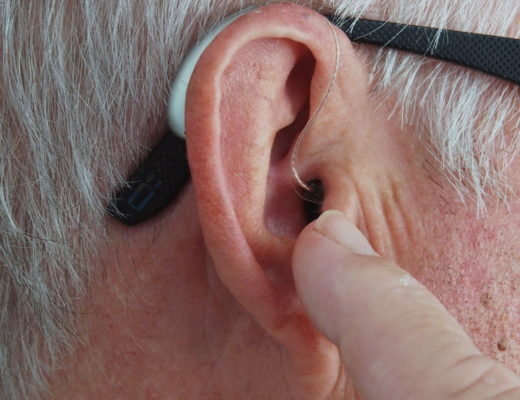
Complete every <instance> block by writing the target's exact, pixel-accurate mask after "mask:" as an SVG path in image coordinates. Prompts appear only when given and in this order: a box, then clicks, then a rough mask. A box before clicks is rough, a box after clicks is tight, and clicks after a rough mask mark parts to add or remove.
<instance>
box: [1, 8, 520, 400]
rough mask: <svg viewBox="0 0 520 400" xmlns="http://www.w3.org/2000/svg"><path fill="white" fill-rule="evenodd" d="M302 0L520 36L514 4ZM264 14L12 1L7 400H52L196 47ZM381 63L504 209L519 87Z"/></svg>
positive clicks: (4, 267)
mask: <svg viewBox="0 0 520 400" xmlns="http://www.w3.org/2000/svg"><path fill="white" fill-rule="evenodd" d="M295 2H297V3H300V4H303V5H307V6H310V7H313V8H315V9H317V10H320V9H324V10H331V11H335V12H336V13H338V14H339V15H349V16H354V17H360V16H364V17H368V18H378V19H388V20H392V21H396V22H403V23H416V24H425V25H430V26H436V27H440V28H451V29H459V30H468V31H473V32H482V33H489V34H497V35H508V36H512V37H518V35H519V34H520V32H519V31H518V29H519V28H520V27H519V26H514V25H513V22H514V17H515V16H518V15H519V7H520V6H519V5H518V2H517V1H516V0H515V1H481V3H482V4H480V2H478V1H477V0H460V1H457V2H453V1H452V0H442V1H441V0H413V1H412V0H406V1H404V0H403V1H400V0H329V1H313V2H311V1H304V0H302V1H295ZM268 3H269V1H259V0H256V1H255V0H247V1H246V0H243V1H227V2H224V1H223V2H215V1H212V0H189V1H187V0H186V1H181V0H179V1H146V2H145V1H140V0H126V1H118V2H98V1H95V0H84V1H81V2H73V1H65V0H62V1H59V0H49V1H45V2H31V1H23V0H18V1H15V0H12V1H9V0H4V1H1V0H0V29H1V36H0V52H1V56H2V65H1V71H0V88H1V92H0V263H1V270H0V284H1V286H0V299H1V300H0V370H1V371H2V373H1V374H0V398H2V399H9V400H18V399H28V398H31V399H37V398H40V397H41V396H42V394H44V393H45V388H46V385H47V384H46V379H47V378H46V377H47V375H48V374H49V373H51V372H52V371H53V370H55V369H56V368H59V366H60V361H61V360H62V358H63V357H64V356H66V355H67V354H68V353H69V352H70V351H72V350H73V349H74V347H75V343H76V338H75V335H74V332H75V322H76V319H77V315H76V312H77V310H78V304H79V302H80V301H81V299H83V298H84V297H85V296H86V294H87V293H88V288H89V286H90V284H91V282H90V280H91V277H92V273H91V269H92V265H93V263H94V260H96V257H97V249H98V248H99V246H100V244H101V243H102V242H104V241H106V240H107V238H106V233H105V230H104V226H105V224H106V218H107V217H106V214H105V205H106V204H107V202H108V199H109V198H110V196H111V194H112V193H113V190H114V188H117V187H119V186H120V184H121V182H123V181H124V178H125V175H126V174H127V173H128V172H129V171H131V170H132V169H133V168H134V167H135V166H136V165H137V164H138V162H139V161H140V160H141V159H142V158H143V155H144V154H145V153H146V152H147V150H148V148H149V147H150V146H151V145H153V144H154V143H156V142H157V140H158V138H159V134H160V131H161V127H162V126H163V124H164V112H163V110H164V108H165V102H166V99H167V96H168V87H169V83H170V82H171V81H172V78H173V76H174V73H175V70H176V68H177V67H178V65H179V63H180V61H181V60H182V58H183V55H184V54H185V53H186V51H187V49H188V48H189V46H190V45H192V44H193V43H194V42H195V41H196V40H197V38H198V35H200V34H201V33H203V32H204V30H206V29H208V28H210V27H211V26H213V24H215V23H216V22H217V21H219V20H221V19H222V18H224V17H225V16H226V15H229V14H230V13H232V12H234V11H237V10H238V9H241V8H245V7H247V6H250V5H253V4H255V5H264V4H268ZM477 3H479V6H478V7H476V6H475V4H477ZM514 29H516V30H514ZM371 63H372V65H373V66H372V74H371V77H372V80H373V83H374V86H375V88H376V90H377V91H379V92H381V93H384V94H385V95H386V96H393V98H395V104H396V106H395V112H397V113H400V115H401V117H402V122H403V123H406V124H412V125H414V126H415V127H416V128H417V134H418V135H423V136H424V138H425V139H426V140H427V141H428V142H429V143H430V151H431V154H432V155H433V156H434V157H435V158H436V159H437V161H438V166H439V170H440V171H442V172H443V173H444V174H445V176H446V177H447V178H448V179H449V180H450V181H451V182H452V183H453V185H454V187H455V188H456V189H457V190H458V191H459V192H460V193H461V196H462V198H466V197H469V198H473V199H474V200H475V201H476V202H477V203H478V204H479V205H480V206H481V207H482V208H483V207H485V200H486V198H487V197H489V196H490V195H491V194H495V195H498V198H500V199H502V200H503V201H507V195H508V192H509V190H510V189H509V185H508V182H507V176H506V168H507V165H508V163H509V162H510V160H511V158H512V157H513V156H514V154H515V153H516V149H517V135H516V131H517V130H518V121H517V120H518V118H517V117H518V116H517V113H518V110H519V108H518V102H519V96H518V90H517V89H516V88H512V87H511V85H509V84H506V83H503V82H498V81H496V80H494V79H491V78H488V77H486V76H483V75H481V74H477V73H475V72H471V71H465V70H462V69H460V68H457V67H454V66H448V65H442V64H439V63H438V62H435V61H431V60H425V59H423V58H422V57H418V56H412V55H405V54H400V53H398V52H395V51H388V50H381V51H379V52H377V54H376V55H375V57H374V58H373V60H371ZM150 132H154V133H153V134H150ZM79 318H80V317H79Z"/></svg>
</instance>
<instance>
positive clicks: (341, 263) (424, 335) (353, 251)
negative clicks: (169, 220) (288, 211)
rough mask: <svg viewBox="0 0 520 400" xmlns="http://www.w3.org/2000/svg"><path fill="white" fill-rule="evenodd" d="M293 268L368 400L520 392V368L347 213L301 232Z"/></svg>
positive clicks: (315, 317)
mask: <svg viewBox="0 0 520 400" xmlns="http://www.w3.org/2000/svg"><path fill="white" fill-rule="evenodd" d="M293 270H294V277H295V282H296V287H297V290H298V294H299V296H300V299H301V300H302V303H303V305H304V307H305V309H306V310H307V313H308V315H309V318H310V319H311V321H312V322H313V323H314V324H315V326H316V327H317V328H318V329H319V330H320V331H321V332H322V333H323V334H324V335H325V336H326V337H327V338H328V339H329V340H331V341H332V342H333V343H335V344H336V345H337V346H338V347H339V349H340V351H341V354H342V357H343V361H344V363H345V366H346V368H347V371H348V373H349V376H350V377H351V379H352V380H353V382H354V384H355V385H356V387H357V389H358V390H359V391H360V393H361V394H362V395H363V397H364V398H365V400H383V399H384V400H389V399H399V400H406V399H421V400H424V399H440V398H442V399H466V398H468V399H469V398H471V399H491V398H497V399H499V398H500V399H509V398H511V399H513V398H515V399H517V398H520V397H518V396H519V395H520V389H519V388H520V380H519V379H518V378H517V377H516V376H515V375H514V373H513V372H511V371H510V370H508V369H507V368H506V367H504V366H502V365H501V364H499V363H498V362H496V361H495V360H492V359H491V358H488V357H484V356H483V355H482V354H481V353H480V351H479V350H478V349H477V348H476V347H475V346H474V345H473V343H472V342H471V340H470V339H469V337H468V336H467V335H466V334H465V333H464V331H463V330H462V328H461V327H460V325H459V324H458V323H457V322H456V321H455V320H454V319H453V318H452V317H451V316H450V314H449V313H448V312H447V311H446V309H445V308H444V307H443V306H442V305H441V303H440V302H439V301H438V300H437V299H436V298H435V296H433V295H432V294H431V293H430V292H429V291H428V290H427V289H426V288H425V287H424V286H422V285H421V284H420V283H419V282H418V281H416V280H415V279H414V278H413V277H412V276H411V275H410V274H408V273H407V272H405V271H404V270H402V269H401V268H399V267H398V266H396V265H395V264H393V263H391V262H388V261H385V260H384V259H382V258H380V257H379V256H378V255H377V254H376V253H375V252H374V251H373V249H372V248H371V246H370V244H369V243H368V241H367V240H366V239H365V238H364V236H363V235H362V234H361V232H359V230H357V228H356V227H355V226H354V225H353V224H352V223H351V222H350V221H349V220H348V219H347V218H346V216H344V215H343V214H341V213H339V212H336V211H329V212H326V213H324V214H323V215H322V216H321V217H320V218H319V219H318V220H317V221H316V222H314V223H313V224H311V225H309V226H308V227H307V228H306V229H305V230H304V231H303V232H302V234H301V235H300V237H299V238H298V241H297V244H296V248H295V252H294V256H293ZM501 396H502V397H501Z"/></svg>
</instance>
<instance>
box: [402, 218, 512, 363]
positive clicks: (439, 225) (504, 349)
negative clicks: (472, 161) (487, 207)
mask: <svg viewBox="0 0 520 400" xmlns="http://www.w3.org/2000/svg"><path fill="white" fill-rule="evenodd" d="M514 215H515V214H514V213H507V212H505V213H504V214H503V215H501V216H493V217H489V218H481V219H477V218H476V217H475V216H474V214H472V215H470V214H469V213H465V214H464V213H463V214H461V215H456V216H453V215H451V214H445V215H437V216H436V218H432V219H431V221H430V226H431V227H432V229H431V230H430V232H428V234H427V235H426V236H425V240H423V241H422V242H423V243H424V245H423V246H422V248H420V249H414V251H413V252H411V253H408V254H407V255H406V256H405V257H403V259H402V260H400V261H399V262H400V263H401V266H402V267H403V268H405V269H407V270H409V271H410V272H411V273H412V274H413V275H414V276H415V277H416V278H417V279H418V280H419V281H421V282H422V283H423V284H424V285H425V286H426V287H428V289H429V290H430V291H431V292H433V294H434V295H436V296H437V298H438V299H439V300H440V301H441V302H442V303H443V304H444V306H445V307H446V308H447V309H448V311H449V312H450V313H451V314H452V315H453V316H454V317H455V318H456V319H457V321H458V322H459V323H460V324H461V325H462V326H463V327H464V329H465V331H466V333H467V334H468V335H469V336H470V337H471V339H472V340H473V341H474V343H475V344H476V345H477V347H478V348H479V349H480V350H481V351H482V352H483V353H484V354H486V355H489V356H491V357H493V358H496V359H498V360H499V361H501V362H503V363H505V364H506V365H508V366H509V367H510V368H512V369H513V370H514V371H515V372H516V373H520V335H519V334H518V332H520V330H519V328H520V243H519V241H518V240H517V233H516V231H517V230H518V229H517V227H518V226H519V224H518V221H517V220H518V218H516V217H515V216H514Z"/></svg>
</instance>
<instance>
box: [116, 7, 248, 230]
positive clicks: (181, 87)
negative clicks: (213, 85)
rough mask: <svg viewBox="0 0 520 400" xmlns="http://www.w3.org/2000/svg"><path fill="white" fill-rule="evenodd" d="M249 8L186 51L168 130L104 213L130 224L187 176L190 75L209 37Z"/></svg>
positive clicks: (162, 202)
mask: <svg viewBox="0 0 520 400" xmlns="http://www.w3.org/2000/svg"><path fill="white" fill-rule="evenodd" d="M252 9H253V8H247V9H245V10H242V11H240V12H238V13H236V14H233V15H231V16H230V17H228V18H226V19H224V20H223V21H222V22H221V23H220V24H218V25H217V26H216V27H215V28H213V29H212V30H210V31H209V32H208V33H207V34H206V35H205V36H204V37H203V39H202V40H201V41H200V42H199V43H198V44H196V45H195V46H194V47H193V48H192V49H191V50H190V51H189V52H188V54H187V55H186V58H185V59H184V61H183V62H182V64H181V66H180V67H179V69H178V71H177V74H176V77H175V79H174V81H173V84H172V88H171V94H170V99H169V101H168V108H167V120H168V125H169V127H170V130H171V131H170V132H168V133H167V134H166V136H165V138H164V139H163V140H162V141H161V142H160V143H159V145H158V146H157V147H156V148H155V149H154V150H153V151H152V153H151V154H150V155H149V156H148V158H147V159H146V160H145V161H144V162H143V164H141V166H140V167H139V169H138V170H137V171H136V172H134V174H133V175H132V177H131V178H130V179H129V181H128V183H127V184H125V186H123V188H122V189H121V190H119V192H118V193H117V194H116V196H115V197H114V198H113V199H112V200H111V201H110V203H109V204H108V207H107V211H108V213H109V214H110V215H111V216H112V217H114V218H115V219H117V220H118V221H120V222H122V223H124V224H125V225H128V226H133V225H137V224H138V223H140V222H142V221H144V220H146V219H148V218H150V217H151V216H153V215H154V214H157V213H158V212H160V211H162V210H163V209H164V208H165V207H166V206H167V205H168V204H170V203H171V202H172V201H173V200H174V199H175V198H176V197H177V196H178V195H179V192H180V191H181V189H182V188H183V187H184V185H185V184H186V182H187V181H188V180H189V179H190V176H191V173H190V168H189V164H188V156H187V154H186V135H185V128H184V112H185V109H186V91H187V90H188V84H189V83H190V79H191V75H192V74H193V70H194V69H195V66H196V65H197V62H198V61H199V58H200V56H201V55H202V53H203V52H204V50H205V49H206V48H207V47H208V46H209V44H210V43H211V42H212V41H213V39H215V37H216V36H217V35H218V34H219V33H220V32H221V31H222V30H223V29H224V28H225V27H226V26H228V25H229V24H230V23H232V22H233V21H234V20H236V19H237V18H239V17H241V16H242V15H245V14H247V13H248V12H250V11H251V10H252Z"/></svg>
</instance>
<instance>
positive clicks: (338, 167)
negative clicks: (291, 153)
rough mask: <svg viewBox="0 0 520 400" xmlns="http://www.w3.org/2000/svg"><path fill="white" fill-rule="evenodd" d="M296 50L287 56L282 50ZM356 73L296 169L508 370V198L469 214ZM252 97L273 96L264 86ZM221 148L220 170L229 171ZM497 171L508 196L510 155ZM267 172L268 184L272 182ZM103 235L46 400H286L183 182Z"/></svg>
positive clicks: (242, 59)
mask: <svg viewBox="0 0 520 400" xmlns="http://www.w3.org/2000/svg"><path fill="white" fill-rule="evenodd" d="M265 46H266V44H265V43H262V42H256V43H251V44H249V45H248V46H246V47H245V48H244V49H242V50H241V52H242V53H241V54H239V55H238V56H237V57H236V60H235V61H234V64H232V65H231V67H230V68H229V69H228V75H227V76H226V77H227V81H226V83H227V84H228V86H227V89H226V85H225V84H224V85H223V86H224V88H225V89H224V90H223V94H222V98H223V106H222V109H225V108H226V107H228V108H233V107H238V106H239V105H240V103H241V102H242V99H239V98H238V99H237V98H236V94H237V92H239V93H242V91H243V92H244V93H246V92H248V91H249V92H250V90H249V89H252V88H248V87H247V85H248V84H249V83H251V82H243V81H241V85H243V86H242V87H241V88H240V89H237V88H236V86H235V85H233V84H232V83H233V81H234V80H236V76H240V74H239V72H240V69H241V68H244V65H246V66H247V68H248V71H249V73H250V74H253V73H254V72H262V68H266V66H265V65H263V66H262V65H256V66H254V65H253V66H252V65H251V63H248V60H250V59H251V54H258V53H259V52H261V51H263V49H264V48H265ZM269 51H273V49H270V50H269ZM303 53H304V51H302V50H301V49H299V48H297V49H296V50H295V51H294V54H296V56H295V57H297V56H299V55H301V54H303ZM359 58H360V60H359V61H358V62H359V63H360V64H361V59H362V57H361V56H359ZM255 67H256V68H258V70H257V71H255V70H254V68H255ZM235 73H236V74H237V75H236V76H235ZM366 76H367V73H366V71H365V74H364V75H363V76H361V77H355V76H354V78H356V80H357V81H359V82H360V83H359V86H358V87H357V88H353V87H352V79H353V76H349V75H345V74H343V75H340V76H338V80H337V86H336V87H335V90H334V91H333V94H332V95H331V99H330V100H329V102H328V105H327V107H328V108H327V109H326V110H325V112H324V113H323V115H322V116H320V118H319V119H318V121H317V123H316V125H315V127H314V128H313V130H312V131H311V133H310V134H309V136H308V137H307V138H306V141H305V143H304V146H303V147H302V151H301V153H300V155H299V159H300V160H304V161H302V162H300V164H299V165H298V168H299V172H300V175H301V176H306V175H307V174H308V173H310V172H311V171H310V170H309V169H310V168H312V172H313V173H316V174H318V175H319V177H320V178H321V179H322V180H323V182H324V185H325V190H326V197H325V201H324V204H323V208H324V210H328V209H336V210H339V211H342V212H344V213H346V214H347V215H348V216H349V217H350V219H351V220H352V221H354V222H355V223H356V225H357V226H358V227H359V229H360V230H361V231H362V232H363V233H364V234H365V235H366V237H367V238H368V240H369V241H370V244H371V245H372V246H373V248H374V249H375V251H377V252H378V253H379V254H380V255H381V256H383V257H384V258H387V259H389V260H392V261H394V262H395V263H396V264H398V265H399V266H401V267H402V268H404V269H405V270H407V271H409V272H410V273H411V274H412V275H413V276H414V277H415V278H416V279H417V280H419V281H420V282H421V283H423V284H424V285H425V286H426V287H427V288H428V289H429V290H430V291H431V292H432V293H433V294H434V295H435V296H437V297H438V298H439V300H440V301H441V302H442V303H443V304H444V306H445V307H446V308H447V309H448V311H449V312H450V313H451V314H452V315H453V316H454V317H455V318H456V319H457V321H459V323H460V324H461V325H462V326H463V328H464V329H465V331H466V332H467V333H468V335H469V336H470V338H471V339H472V340H473V341H474V343H475V344H476V346H477V347H478V348H479V349H480V350H481V351H482V352H483V353H484V354H487V355H489V356H491V357H494V358H496V359H498V360H499V361H501V362H503V363H504V364H505V365H507V366H508V367H510V368H511V369H512V370H513V371H515V372H516V373H517V374H518V373H520V337H518V328H519V327H520V314H519V312H520V309H519V306H520V304H519V302H520V293H519V289H520V288H519V285H520V269H519V268H520V263H519V261H520V241H519V240H518V239H519V238H518V235H519V234H518V233H517V232H518V228H517V227H518V226H520V199H519V198H516V197H511V199H510V209H509V210H508V209H507V208H506V207H505V206H504V205H503V204H501V203H498V204H497V205H496V206H495V205H494V204H489V206H488V213H489V216H486V217H482V216H480V217H479V216H478V212H477V209H476V206H474V205H473V204H472V203H471V201H469V200H468V201H466V205H464V204H463V202H462V201H461V199H460V198H459V197H458V196H457V194H456V192H455V190H454V189H453V188H452V187H451V186H450V184H449V183H448V182H447V181H446V180H445V179H444V178H443V176H442V175H441V174H440V173H439V172H438V166H437V167H436V165H437V164H436V163H435V161H434V160H433V159H432V157H431V156H430V155H429V153H428V151H427V149H426V147H425V144H424V143H423V142H422V141H420V140H419V139H418V138H417V137H416V136H415V134H414V129H413V127H410V126H404V127H402V125H401V123H400V121H399V120H398V119H397V118H396V117H395V116H394V115H392V112H391V111H392V109H393V102H392V98H389V99H387V100H386V102H385V103H383V105H381V101H382V100H381V98H378V96H377V95H374V94H372V93H370V87H369V85H368V82H367V81H366V79H365V78H366ZM258 79H266V80H269V79H270V77H269V76H268V75H265V77H264V78H262V75H261V74H257V75H255V79H254V80H252V82H256V81H257V80H258ZM363 88H365V89H363ZM353 90H357V91H359V93H357V94H358V96H354V97H353V96H352V91H353ZM260 94H261V96H260V97H262V96H264V97H265V99H266V102H267V103H271V102H272V101H273V98H272V97H269V96H271V95H272V93H260ZM233 95H234V96H235V97H233ZM275 99H277V98H275ZM243 101H247V98H246V99H245V100H243ZM254 106H255V107H256V106H259V105H258V104H257V103H255V104H254ZM345 110H347V111H345ZM374 110H377V113H375V112H374ZM272 117H273V118H275V117H276V118H278V119H279V120H285V118H287V116H286V115H281V114H276V112H274V113H273V115H272ZM266 118H267V117H266ZM276 118H275V119H276ZM289 120H290V118H289ZM338 126H343V129H344V132H341V133H342V134H341V135H338ZM353 132H354V133H355V134H353ZM338 137H341V140H339V139H338ZM232 139H233V138H229V140H232ZM251 139H252V138H251V137H249V138H246V140H245V143H247V144H250V143H252V142H251ZM248 140H249V142H248ZM246 147H247V146H246V145H244V148H246ZM346 155H348V156H346ZM232 156H233V155H232V154H230V155H229V157H228V160H231V161H227V162H228V163H230V164H232V165H231V166H230V169H232V167H236V168H237V169H238V170H239V169H240V166H235V165H233V162H234V161H233V158H232ZM284 162H285V161H284ZM508 171H509V176H510V179H511V182H510V183H511V185H512V187H513V190H514V191H515V192H517V193H520V172H517V171H520V160H519V159H518V157H517V158H516V159H515V160H514V161H513V163H512V164H511V166H510V168H509V170H508ZM269 179H272V180H273V182H272V183H273V185H275V186H276V185H277V184H279V181H277V179H279V178H278V177H276V176H271V177H270V178H269ZM242 189H243V188H237V189H236V190H237V192H240V190H242ZM266 204H268V202H267V203H266ZM266 225H268V226H270V229H271V230H277V229H281V228H277V227H275V226H274V224H271V225H269V224H266ZM108 229H109V231H110V238H111V240H112V242H111V243H109V245H108V246H107V247H106V249H104V251H103V254H102V257H100V260H101V261H100V268H99V271H100V273H99V276H98V277H97V280H96V284H95V285H94V288H93V290H92V293H91V296H90V297H89V299H88V300H87V301H85V306H84V309H85V313H86V315H85V319H84V320H82V321H83V324H84V329H83V332H82V335H81V336H80V339H81V340H82V341H83V343H84V344H83V346H81V347H80V348H79V349H78V350H77V352H76V353H75V355H74V356H73V357H72V358H71V359H70V360H67V363H66V364H65V365H66V366H67V367H66V368H65V369H64V373H63V374H62V375H61V376H60V377H58V378H56V379H54V386H53V388H52V397H51V398H53V399H69V398H74V399H78V400H80V399H91V398H100V399H104V398H117V399H118V398H125V399H142V398H146V399H155V398H157V399H161V398H171V396H172V394H174V395H175V396H176V397H175V398H183V399H184V398H186V399H187V398H193V399H199V398H211V399H238V398H252V399H262V398H265V399H287V398H292V397H293V398H295V397H294V395H293V393H294V388H292V387H291V384H290V383H288V380H289V377H290V375H289V372H288V371H290V370H291V367H290V366H289V364H290V359H289V357H288V355H287V352H286V351H285V349H284V348H283V347H282V346H280V345H279V344H278V343H277V342H276V341H274V340H273V339H272V338H271V337H270V336H269V335H267V334H266V333H265V332H264V331H263V330H262V328H261V327H260V326H259V324H258V323H257V322H256V321H255V319H254V318H253V317H252V316H251V315H250V314H249V313H248V312H247V311H246V310H245V309H244V307H243V306H242V305H241V304H240V303H238V302H237V301H236V299H235V298H234V296H233V295H232V294H231V293H230V291H229V290H228V288H226V286H224V285H223V284H222V282H221V280H220V278H219V276H218V275H217V272H216V269H215V265H214V262H213V259H212V256H211V254H210V253H209V251H208V249H207V246H206V243H205V238H204V236H203V232H202V229H201V227H200V220H199V213H198V210H197V203H196V199H195V192H194V188H193V184H192V183H190V184H188V185H187V186H186V188H185V189H184V190H183V193H182V194H181V196H180V198H179V199H178V200H177V201H176V202H175V203H174V204H172V205H171V206H170V207H169V208H168V209H167V210H166V211H165V212H164V213H163V214H161V215H159V216H157V217H155V218H154V219H153V220H151V221H149V222H147V223H144V224H143V225H141V226H138V227H136V228H135V229H131V230H129V229H127V228H126V227H123V226H121V225H119V224H118V223H116V222H114V221H109V223H108ZM287 236H288V238H286V240H287V241H291V240H294V238H295V235H287ZM291 236H292V237H291ZM284 267H285V269H286V272H287V274H286V275H282V276H281V278H280V282H281V283H280V284H279V285H280V287H287V288H288V292H289V291H291V290H293V288H292V289H291V287H290V285H291V280H290V278H288V277H290V265H285V266H284ZM101 271H103V272H101ZM273 279H274V278H273ZM288 298H289V297H288ZM287 306H288V307H290V305H287ZM79 361H81V362H79ZM335 371H336V376H333V377H331V380H332V381H333V382H336V384H335V385H332V387H333V392H332V393H331V396H330V397H329V398H330V399H348V400H351V399H355V398H359V397H358V395H357V394H356V392H355V389H354V388H353V387H352V385H351V384H350V383H349V381H348V379H344V376H345V374H344V371H343V370H342V368H341V367H338V368H337V369H335ZM71 393H73V396H72V397H71Z"/></svg>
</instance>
